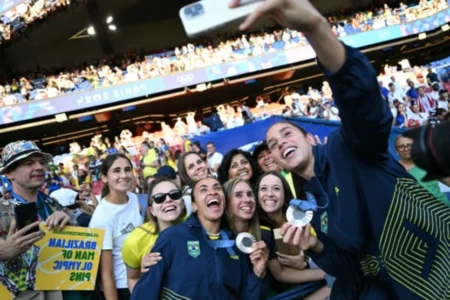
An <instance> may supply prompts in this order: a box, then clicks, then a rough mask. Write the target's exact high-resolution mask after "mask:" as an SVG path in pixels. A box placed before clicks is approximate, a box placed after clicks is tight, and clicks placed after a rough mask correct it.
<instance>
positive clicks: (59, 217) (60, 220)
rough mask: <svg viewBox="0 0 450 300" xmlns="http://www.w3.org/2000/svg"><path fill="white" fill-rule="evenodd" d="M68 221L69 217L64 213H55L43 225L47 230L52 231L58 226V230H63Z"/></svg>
mask: <svg viewBox="0 0 450 300" xmlns="http://www.w3.org/2000/svg"><path fill="white" fill-rule="evenodd" d="M70 221H71V219H70V217H69V215H67V214H66V213H64V212H61V211H57V212H54V213H53V214H52V215H51V216H49V217H48V218H47V220H46V221H45V225H46V226H47V227H48V228H49V229H53V228H54V227H56V226H58V224H59V225H60V226H59V227H60V228H63V227H64V226H65V225H66V224H67V223H69V222H70Z"/></svg>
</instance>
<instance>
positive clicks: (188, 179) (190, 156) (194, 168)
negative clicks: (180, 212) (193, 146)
mask: <svg viewBox="0 0 450 300" xmlns="http://www.w3.org/2000/svg"><path fill="white" fill-rule="evenodd" d="M177 167H178V175H179V177H180V182H181V187H182V191H183V200H184V203H185V205H186V211H187V214H188V215H190V214H191V212H192V206H191V202H192V200H191V192H192V187H193V186H194V184H195V182H197V181H198V180H200V179H203V178H206V177H207V176H208V174H209V168H208V164H207V163H206V162H205V161H204V160H203V159H202V158H201V156H200V155H199V154H198V153H196V152H191V151H188V152H185V153H183V154H182V155H181V156H180V158H179V159H178V164H177Z"/></svg>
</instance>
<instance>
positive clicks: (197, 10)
mask: <svg viewBox="0 0 450 300" xmlns="http://www.w3.org/2000/svg"><path fill="white" fill-rule="evenodd" d="M263 1H264V0H241V4H240V6H239V7H236V8H229V7H228V3H229V2H230V0H202V1H199V2H196V3H193V4H190V5H187V6H185V7H183V8H182V9H181V10H180V18H181V21H182V22H183V26H184V30H185V31H186V34H187V35H188V36H189V37H196V36H199V35H202V34H204V33H206V32H209V31H213V30H214V29H216V28H219V27H222V26H224V25H227V24H230V23H234V22H236V23H237V22H239V21H242V20H244V19H245V17H247V16H248V15H249V14H251V13H252V12H254V11H255V10H256V8H257V7H258V6H259V5H260V4H261V2H263Z"/></svg>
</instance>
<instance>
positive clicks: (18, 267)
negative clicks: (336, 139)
mask: <svg viewBox="0 0 450 300" xmlns="http://www.w3.org/2000/svg"><path fill="white" fill-rule="evenodd" d="M1 158H2V163H3V168H2V169H1V171H0V173H1V174H2V175H5V177H6V178H7V180H8V181H9V182H10V184H11V185H10V187H11V190H8V191H5V194H7V196H6V195H3V198H2V199H1V202H0V203H1V205H0V249H1V251H0V269H1V270H2V276H3V278H4V279H5V280H7V281H8V285H6V287H7V289H8V291H9V292H10V293H11V294H13V295H14V296H16V297H20V298H21V299H32V298H42V299H46V298H51V297H55V298H53V299H61V297H62V293H61V291H35V290H34V288H35V280H36V276H35V274H36V267H37V259H38V255H37V254H38V252H39V248H38V247H36V246H34V245H33V244H34V243H35V242H37V241H38V240H40V239H41V238H43V237H44V233H43V232H42V231H36V232H32V233H29V234H27V233H28V232H29V231H30V230H34V229H36V228H37V227H39V223H40V222H35V223H32V224H29V225H27V226H25V227H24V228H22V229H20V230H17V227H16V226H17V225H16V223H15V221H14V217H13V213H12V212H13V211H14V208H15V207H16V206H19V205H22V204H27V203H36V205H37V208H38V218H39V220H40V221H44V222H45V225H46V226H47V227H48V228H49V229H52V228H63V227H64V226H65V225H67V224H76V222H75V221H74V220H72V219H71V218H70V216H69V215H68V214H66V213H65V212H64V211H63V207H62V206H61V205H59V204H58V203H57V202H56V201H55V200H53V199H52V198H50V197H49V196H47V195H45V194H44V193H42V192H40V191H39V188H40V187H41V186H42V185H43V184H44V181H45V168H46V164H48V163H50V162H51V161H52V159H53V158H52V156H51V155H50V154H47V153H44V152H42V151H41V150H40V149H39V148H38V147H37V146H36V144H34V143H33V142H32V141H17V142H13V143H10V144H8V145H7V146H6V147H5V148H3V151H2V157H1ZM17 274H22V275H21V276H19V277H18V276H17Z"/></svg>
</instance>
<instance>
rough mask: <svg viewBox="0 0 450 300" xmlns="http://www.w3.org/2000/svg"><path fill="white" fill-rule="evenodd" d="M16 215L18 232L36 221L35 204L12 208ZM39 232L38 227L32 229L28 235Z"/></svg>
mask: <svg viewBox="0 0 450 300" xmlns="http://www.w3.org/2000/svg"><path fill="white" fill-rule="evenodd" d="M14 214H15V215H16V224H17V229H18V230H20V229H22V228H24V227H25V226H27V225H30V224H32V223H34V222H36V221H37V220H38V213H37V206H36V202H30V203H26V204H22V205H18V206H16V207H15V208H14ZM36 231H39V226H36V227H33V228H32V229H31V230H30V231H28V233H32V232H36Z"/></svg>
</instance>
